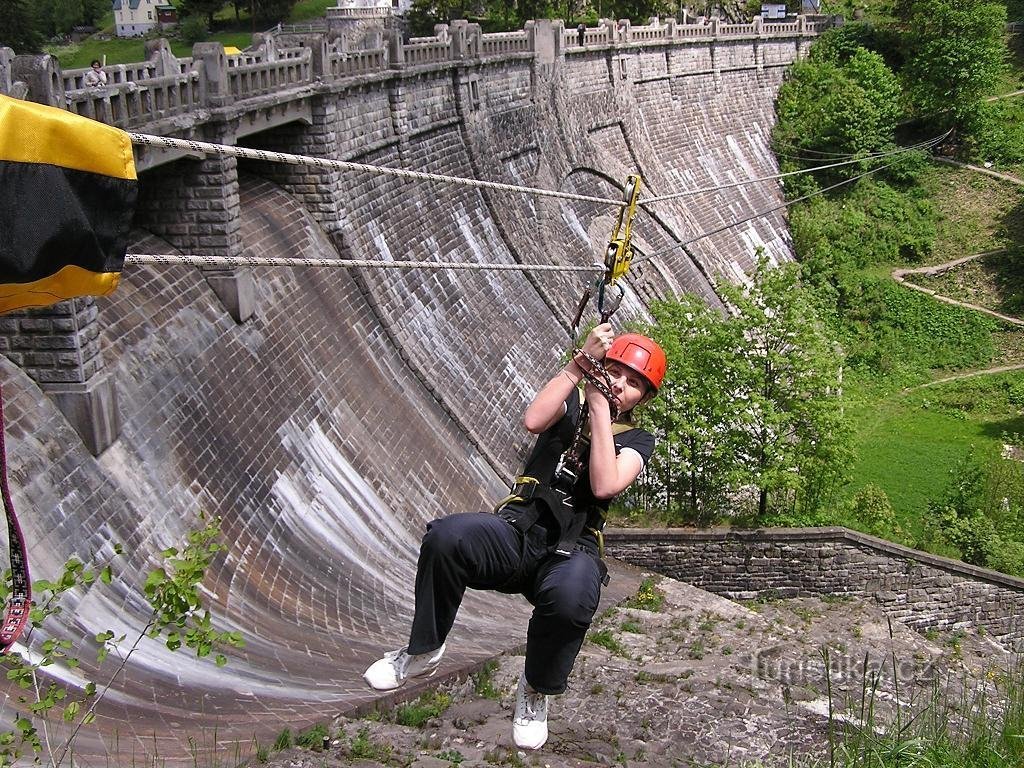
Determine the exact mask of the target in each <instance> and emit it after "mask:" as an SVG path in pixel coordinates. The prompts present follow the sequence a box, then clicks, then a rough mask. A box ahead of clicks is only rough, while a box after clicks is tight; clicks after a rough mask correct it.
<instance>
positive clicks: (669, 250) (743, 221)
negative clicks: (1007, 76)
mask: <svg viewBox="0 0 1024 768" xmlns="http://www.w3.org/2000/svg"><path fill="white" fill-rule="evenodd" d="M891 165H892V163H887V164H886V165H883V166H879V167H878V168H872V169H871V170H870V171H865V172H864V173H861V174H859V175H857V176H854V177H853V178H850V179H844V180H843V181H840V182H839V183H838V184H833V185H832V186H829V187H825V188H824V189H819V190H817V191H816V192H811V193H810V194H807V195H804V196H803V197H798V198H795V199H793V200H787V201H786V202H784V203H782V204H781V205H776V206H772V207H771V208H765V209H764V210H762V211H758V212H757V213H753V214H751V215H750V216H747V217H746V218H745V219H740V220H739V221H734V222H732V223H731V224H725V225H723V226H721V227H718V228H717V229H712V230H711V231H710V232H703V233H701V234H699V235H697V236H696V237H691V238H690V239H689V240H683V241H682V242H678V243H676V244H675V245H673V246H672V247H671V248H664V249H662V250H660V251H655V252H654V253H646V254H644V255H642V256H640V257H638V258H636V259H633V264H634V265H635V264H641V263H643V262H645V261H648V260H649V259H653V258H654V257H655V256H664V255H666V254H669V253H672V251H674V250H676V249H677V248H685V247H686V246H688V245H691V244H692V243H695V242H697V241H698V240H703V239H704V238H705V237H711V236H712V235H717V234H720V233H722V232H725V231H726V230H727V229H732V228H733V227H738V226H739V225H740V224H746V223H747V222H748V221H751V220H753V219H757V218H760V217H762V216H766V215H768V214H769V213H774V212H775V211H778V210H782V209H783V208H788V207H789V206H791V205H795V204H796V203H802V202H803V201H804V200H810V199H811V198H812V197H817V196H818V195H823V194H825V193H826V192H830V191H831V190H833V189H836V188H837V187H841V186H843V185H844V184H850V183H851V182H854V181H857V180H858V179H862V178H864V177H865V176H870V175H871V174H872V173H877V172H878V171H884V170H885V169H886V168H888V167H889V166H891Z"/></svg>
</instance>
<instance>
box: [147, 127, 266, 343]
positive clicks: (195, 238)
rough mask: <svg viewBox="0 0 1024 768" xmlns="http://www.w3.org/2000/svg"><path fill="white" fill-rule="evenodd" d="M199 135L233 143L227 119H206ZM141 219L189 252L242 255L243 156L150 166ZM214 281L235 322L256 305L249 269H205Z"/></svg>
mask: <svg viewBox="0 0 1024 768" xmlns="http://www.w3.org/2000/svg"><path fill="white" fill-rule="evenodd" d="M204 128H205V130H204V133H203V135H202V136H199V137H197V138H200V139H202V140H203V141H209V142H213V143H215V144H234V143H235V138H234V131H233V130H232V128H231V126H230V124H228V123H223V122H221V123H207V124H206V126H205V127H204ZM139 182H140V183H139V201H138V204H137V205H136V215H135V219H136V223H137V224H138V226H140V227H142V228H144V229H148V230H149V231H150V232H152V233H153V234H155V235H157V236H158V237H162V238H163V239H165V240H167V241H168V242H169V243H171V244H172V245H173V246H174V247H175V248H177V249H178V250H180V251H182V252H183V253H188V254H203V255H208V256H228V257H237V256H241V255H242V237H241V221H240V219H239V215H238V212H239V207H240V206H239V201H238V162H237V160H236V159H235V158H233V157H224V156H221V155H214V156H211V157H204V158H202V159H199V160H192V159H184V160H178V161H175V162H173V163H167V164H166V165H162V166H160V167H158V168H155V169H153V170H152V171H146V172H145V173H143V174H142V175H141V176H140V179H139ZM203 274H204V275H205V277H206V280H207V282H208V283H209V284H210V287H211V288H213V290H214V292H215V293H216V294H217V296H218V298H219V299H220V300H221V303H222V304H223V305H224V308H225V309H226V310H227V311H228V313H229V314H230V315H231V317H232V318H234V320H235V322H237V323H243V322H245V321H246V320H248V319H249V318H250V317H251V316H252V315H253V312H254V311H255V286H254V284H253V280H252V274H251V272H250V271H249V270H248V269H245V268H236V269H227V270H222V269H211V270H203Z"/></svg>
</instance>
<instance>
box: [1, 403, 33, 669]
mask: <svg viewBox="0 0 1024 768" xmlns="http://www.w3.org/2000/svg"><path fill="white" fill-rule="evenodd" d="M4 431H5V423H4V395H3V387H2V386H0V495H2V496H3V501H4V514H5V515H6V516H7V543H8V548H9V549H10V553H11V594H10V595H9V596H8V598H7V605H6V606H5V607H4V618H3V624H2V625H0V655H3V654H5V653H7V651H9V650H10V648H11V646H12V645H14V644H15V643H16V642H17V641H18V638H19V637H21V633H22V631H23V630H24V629H25V624H26V623H27V622H28V615H29V610H30V609H31V607H32V584H31V582H30V581H29V575H28V557H27V555H26V550H25V537H24V536H23V535H22V533H21V526H20V525H19V524H18V516H17V515H16V514H15V513H14V501H13V500H12V498H11V489H10V488H9V487H8V485H7V447H6V445H5V442H4Z"/></svg>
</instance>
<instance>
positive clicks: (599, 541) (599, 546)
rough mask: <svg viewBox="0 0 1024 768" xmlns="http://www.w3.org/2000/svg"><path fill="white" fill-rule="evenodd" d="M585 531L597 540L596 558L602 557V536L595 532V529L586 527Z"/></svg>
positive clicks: (599, 532) (597, 531)
mask: <svg viewBox="0 0 1024 768" xmlns="http://www.w3.org/2000/svg"><path fill="white" fill-rule="evenodd" d="M587 530H588V531H590V532H591V533H592V534H594V538H595V539H597V556H598V557H604V534H603V533H602V532H601V531H599V530H597V528H591V527H590V526H587Z"/></svg>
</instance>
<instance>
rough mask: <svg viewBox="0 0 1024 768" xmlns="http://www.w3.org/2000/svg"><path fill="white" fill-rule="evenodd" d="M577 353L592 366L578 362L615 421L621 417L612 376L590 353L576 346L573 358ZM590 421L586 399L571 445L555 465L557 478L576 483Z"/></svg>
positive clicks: (581, 467) (581, 408)
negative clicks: (601, 396) (602, 396)
mask: <svg viewBox="0 0 1024 768" xmlns="http://www.w3.org/2000/svg"><path fill="white" fill-rule="evenodd" d="M577 355H582V356H583V357H585V358H586V360H587V364H588V365H589V366H590V367H589V369H588V368H584V367H583V366H582V365H580V364H579V363H577V364H576V367H577V368H579V369H580V371H581V372H582V373H583V378H585V379H586V380H587V382H588V383H589V384H592V385H593V386H594V388H595V389H597V391H598V392H600V393H601V394H602V395H604V397H605V399H606V400H607V401H608V407H609V408H610V409H611V415H612V421H615V419H617V418H618V417H619V407H618V406H617V405H616V404H615V395H614V393H613V392H612V377H611V376H610V375H609V373H608V371H607V369H606V368H605V367H604V364H603V363H602V362H601V361H600V360H598V359H597V358H596V357H594V356H593V355H591V354H590V353H588V352H585V351H584V350H582V349H580V348H576V349H574V350H573V351H572V359H574V360H575V359H576V356H577ZM589 423H590V406H589V404H588V403H587V401H586V400H584V401H583V402H582V403H581V404H580V415H579V418H578V419H577V420H576V430H575V431H574V432H573V436H572V440H571V441H570V443H569V447H568V448H566V449H565V451H563V452H562V455H561V457H560V458H559V459H558V466H556V467H555V479H556V480H557V479H562V480H568V481H569V482H572V483H574V482H576V479H577V478H578V477H579V474H580V472H582V471H583V451H584V446H585V445H586V442H587V441H586V438H585V432H586V429H587V424H589Z"/></svg>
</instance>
